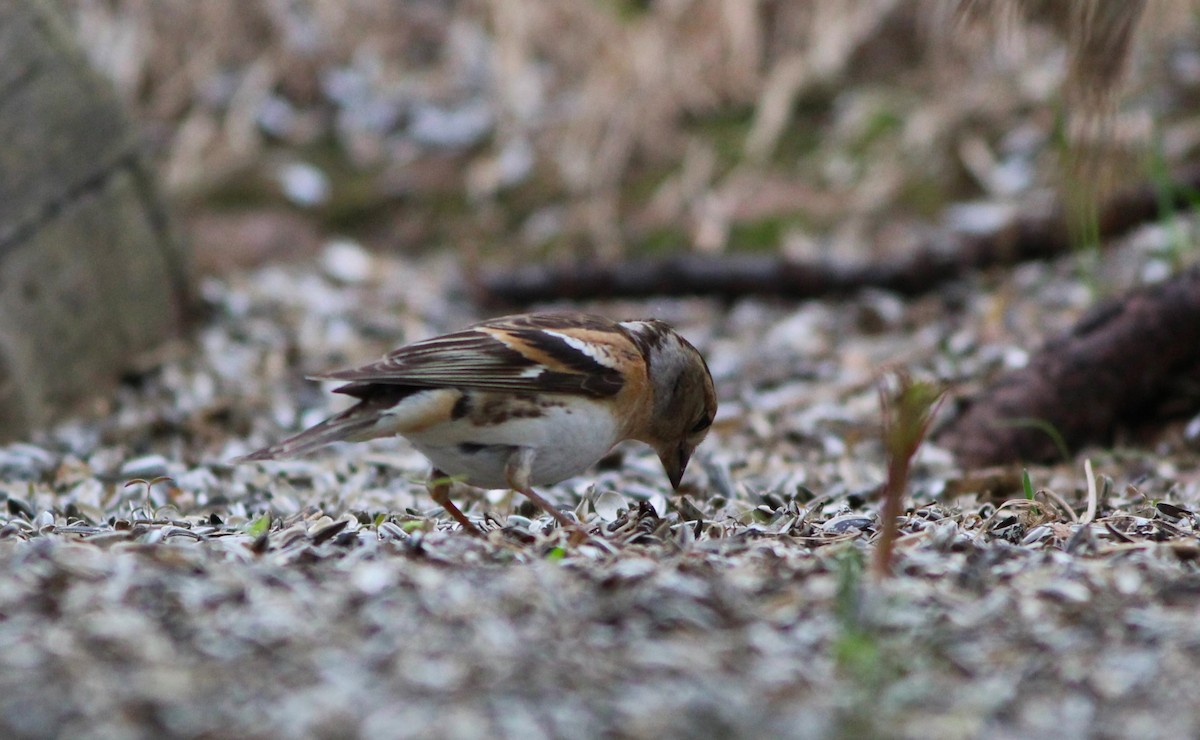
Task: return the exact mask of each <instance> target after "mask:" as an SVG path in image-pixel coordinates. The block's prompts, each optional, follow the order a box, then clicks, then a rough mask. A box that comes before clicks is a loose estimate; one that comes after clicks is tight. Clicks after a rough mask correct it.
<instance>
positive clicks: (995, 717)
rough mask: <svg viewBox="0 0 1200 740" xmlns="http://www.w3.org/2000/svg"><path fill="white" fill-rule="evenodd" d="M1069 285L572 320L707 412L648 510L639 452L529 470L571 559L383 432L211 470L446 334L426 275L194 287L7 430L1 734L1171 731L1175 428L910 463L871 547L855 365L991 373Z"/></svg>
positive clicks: (1195, 500) (628, 310) (542, 518)
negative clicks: (431, 481) (648, 326)
mask: <svg viewBox="0 0 1200 740" xmlns="http://www.w3.org/2000/svg"><path fill="white" fill-rule="evenodd" d="M1153 242H1154V237H1153V234H1151V235H1143V236H1142V237H1141V238H1140V239H1139V240H1131V242H1130V243H1129V244H1126V245H1122V246H1121V247H1120V248H1119V249H1120V251H1119V254H1120V255H1121V259H1114V260H1113V261H1112V262H1111V264H1112V265H1113V266H1114V267H1113V268H1112V269H1111V270H1110V271H1109V272H1107V273H1106V274H1105V279H1106V280H1110V281H1113V282H1114V283H1117V284H1119V283H1121V282H1122V281H1127V280H1132V279H1133V276H1134V275H1136V274H1138V271H1139V270H1144V269H1146V265H1147V264H1149V263H1150V262H1151V261H1152V258H1151V257H1148V256H1147V254H1148V252H1147V250H1148V249H1149V246H1148V245H1151V246H1152V243H1153ZM335 256H336V257H338V259H337V260H334V259H332V258H333V257H335ZM347 266H357V267H354V268H353V269H351V268H349V267H347ZM1074 270H1075V266H1074V264H1073V262H1072V261H1065V262H1063V263H1060V264H1056V265H1051V266H1030V267H1028V268H1023V269H1021V270H1018V271H1016V272H1015V273H1014V274H1012V275H1011V276H1010V277H1001V278H994V279H992V280H991V281H984V280H982V279H981V280H980V281H978V282H976V283H975V284H972V285H969V286H961V287H960V288H957V289H955V291H954V293H953V295H950V294H944V295H941V296H939V297H936V298H927V299H914V300H910V301H905V300H901V299H899V298H896V297H894V296H891V295H887V294H883V293H878V294H863V295H860V296H858V297H857V298H854V299H851V300H846V301H843V302H837V303H834V302H810V303H804V304H801V305H789V304H770V303H764V302H761V301H757V300H745V301H742V302H738V303H735V304H733V305H730V306H717V305H714V304H712V303H708V302H702V301H694V302H677V303H657V304H633V303H630V304H605V305H597V306H592V307H591V308H594V309H597V310H604V311H606V312H609V313H611V314H613V315H617V316H637V315H644V314H649V313H653V314H655V315H658V316H661V317H664V318H667V319H670V320H672V321H673V322H675V323H676V324H677V325H678V326H679V328H680V329H681V330H682V331H683V332H684V333H685V334H686V335H687V336H688V337H690V338H691V339H692V340H693V341H694V342H695V343H696V344H697V345H698V346H699V347H700V348H701V349H702V351H703V352H704V353H705V354H706V355H707V357H708V358H709V361H710V363H711V367H712V370H713V373H714V376H715V378H716V384H717V388H718V391H719V395H720V399H721V404H722V406H721V411H720V414H719V416H718V421H717V423H716V425H715V427H714V431H713V433H712V435H711V436H710V438H709V440H708V441H706V443H705V444H704V445H703V446H702V447H701V450H700V451H699V452H698V454H697V457H696V458H695V461H694V463H693V466H692V468H691V470H690V471H689V472H688V475H687V480H686V485H685V486H684V490H683V491H682V492H681V493H680V494H678V495H677V494H674V493H671V492H670V489H669V487H668V485H667V483H666V481H665V476H664V475H663V473H662V471H661V470H660V469H659V464H658V462H657V460H656V459H655V458H654V456H653V454H652V453H650V452H649V451H648V450H646V449H645V448H643V447H640V446H638V445H630V446H628V447H621V448H619V449H618V450H617V451H615V452H614V453H613V454H612V455H611V457H610V458H609V459H606V460H605V461H603V462H602V463H601V464H600V465H599V466H598V467H597V469H596V470H595V471H594V472H593V473H589V474H588V475H585V476H581V477H580V478H578V479H575V480H573V481H570V482H567V483H564V484H562V485H559V486H556V487H553V488H550V489H548V490H547V494H548V495H549V496H551V497H552V498H553V499H554V500H555V501H558V502H559V503H561V504H563V505H564V506H568V507H573V508H574V511H575V513H576V515H577V516H578V517H579V519H581V520H582V521H583V522H585V523H586V524H587V526H588V527H589V528H591V529H592V530H593V531H594V532H596V533H597V536H596V540H597V541H596V542H595V543H593V544H584V545H578V546H575V545H572V544H571V543H570V542H568V538H567V537H566V536H565V535H564V534H563V533H562V532H560V531H559V530H557V529H555V528H553V527H552V526H551V524H552V522H551V520H550V519H549V517H547V516H546V515H544V514H542V513H541V512H540V511H537V510H534V509H531V508H530V507H529V506H526V505H524V503H523V502H522V501H519V500H513V498H511V497H503V496H498V495H496V494H495V493H493V494H488V495H486V496H485V495H482V494H477V493H471V492H470V491H460V492H459V493H458V494H457V496H458V498H459V500H460V501H462V502H463V503H464V505H465V507H466V510H467V511H468V513H469V514H470V515H471V516H472V517H483V518H484V519H485V520H486V526H487V529H488V535H487V539H486V540H478V539H474V538H471V537H468V536H465V535H464V534H462V533H461V532H458V531H455V527H454V526H452V524H451V522H450V521H449V520H448V519H447V518H446V517H445V515H444V514H443V513H442V512H441V511H440V510H439V509H438V507H437V506H436V505H435V504H434V503H433V502H432V501H431V500H430V498H429V497H428V495H427V494H426V493H425V490H424V488H423V485H422V483H421V479H422V477H423V476H424V475H425V463H424V461H423V460H422V458H421V457H420V455H419V454H417V453H415V452H414V451H413V450H411V448H409V447H408V446H407V445H406V444H405V443H404V442H403V441H402V440H395V441H378V442H374V443H370V444H363V445H346V446H341V447H339V448H336V449H333V450H328V451H326V452H324V453H322V454H317V455H314V456H312V457H311V458H309V459H303V460H298V461H289V462H280V463H271V464H259V465H255V464H248V465H238V466H234V465H230V464H229V463H228V460H230V459H231V458H233V457H235V456H237V455H239V454H243V453H245V452H247V451H249V450H250V449H252V448H253V447H256V446H258V445H260V444H263V443H266V442H268V441H270V440H274V439H276V438H278V437H279V436H280V435H281V434H283V433H284V431H285V430H288V429H294V428H295V427H297V426H299V425H301V424H307V423H310V422H312V421H314V420H316V419H318V418H319V417H322V416H324V415H326V414H328V413H329V412H330V411H331V410H333V409H334V404H336V403H338V402H340V401H342V400H343V399H340V398H339V397H337V396H334V395H331V394H328V393H325V392H323V389H322V388H320V387H319V386H318V385H316V384H315V383H309V382H306V381H302V380H300V372H301V370H302V369H308V370H313V369H318V368H323V367H327V366H331V365H338V364H342V363H347V362H352V361H358V360H363V359H366V358H369V357H373V356H375V355H377V354H379V353H381V352H383V351H384V350H385V349H387V348H388V347H389V346H391V345H392V344H394V343H396V342H399V341H408V340H413V339H416V338H419V337H422V336H427V335H430V334H432V333H434V332H440V331H444V330H448V329H451V328H453V327H456V326H460V325H461V324H463V323H466V322H467V321H469V320H470V319H472V318H474V317H473V316H471V315H470V313H469V309H468V308H467V306H468V305H469V304H467V303H465V302H464V301H462V300H461V299H460V297H459V296H458V295H457V294H456V285H457V284H458V283H457V282H456V281H457V276H456V275H455V274H454V271H453V269H452V267H451V266H450V263H449V262H448V261H445V260H439V259H429V260H420V261H417V260H412V261H408V260H401V259H395V258H384V257H375V256H371V255H369V254H367V253H365V252H360V251H356V248H354V247H352V246H349V245H346V244H340V245H334V246H331V247H330V248H329V249H327V250H326V252H325V253H324V254H323V255H322V256H321V259H319V260H317V261H315V262H313V263H308V264H303V265H297V266H294V267H286V268H285V267H268V268H264V269H261V270H258V271H255V272H247V273H234V274H231V275H228V276H227V277H224V278H220V279H217V278H208V279H207V280H206V281H205V283H204V284H203V300H204V302H205V304H206V306H207V308H208V315H209V317H208V319H207V320H206V322H205V324H204V325H203V326H202V327H201V328H200V330H199V333H198V336H197V341H196V343H195V346H193V347H181V348H178V349H177V351H176V353H175V354H174V356H172V357H170V358H168V359H167V360H166V361H165V362H164V363H163V364H162V365H161V367H159V368H158V369H156V370H153V371H151V372H149V373H148V374H146V375H144V376H141V377H139V378H137V379H136V380H135V381H133V382H130V383H128V384H126V385H125V386H124V387H123V388H122V389H121V391H120V393H119V395H118V396H117V397H116V398H114V399H113V401H112V404H111V408H109V409H107V410H106V411H107V413H105V414H104V415H103V416H102V417H101V419H102V421H95V420H91V421H79V422H73V423H68V424H65V425H63V426H61V427H59V428H57V429H56V430H54V431H53V432H52V433H51V434H49V435H47V437H46V438H45V439H42V440H39V441H38V443H37V444H25V443H21V444H12V445H9V446H7V447H0V491H2V493H3V496H4V498H5V499H6V507H5V509H4V513H3V516H2V523H0V570H2V571H3V572H4V574H5V576H4V578H3V579H0V718H2V719H0V723H2V725H3V728H4V732H5V734H8V735H17V734H19V735H47V734H64V735H66V734H70V735H80V734H91V735H103V736H112V737H119V736H127V735H130V734H134V735H136V734H140V733H143V732H147V731H151V730H152V731H157V732H166V733H169V734H173V735H186V736H199V735H207V736H245V735H254V736H263V735H271V736H298V735H302V734H304V735H323V736H343V735H345V734H349V733H361V734H364V735H365V734H373V735H384V736H405V735H412V736H428V735H430V734H439V735H448V736H462V737H469V736H479V737H484V736H487V737H493V736H509V737H518V736H519V737H536V736H581V735H600V734H607V735H617V736H636V737H652V736H663V735H667V736H682V735H690V736H715V735H728V734H740V735H761V736H767V735H778V736H788V737H828V736H837V735H845V736H864V735H890V736H903V735H920V736H923V737H970V736H979V735H981V734H982V735H987V736H993V737H1037V736H1049V735H1052V734H1053V735H1055V736H1064V735H1065V736H1081V735H1087V734H1095V735H1111V736H1136V737H1152V736H1176V737H1184V736H1189V735H1195V734H1196V733H1197V732H1198V731H1200V727H1198V726H1197V724H1198V722H1200V720H1197V718H1196V716H1195V715H1194V713H1192V712H1190V711H1187V710H1186V709H1184V710H1181V708H1186V707H1189V706H1192V705H1193V704H1194V702H1195V701H1196V700H1197V699H1200V696H1198V695H1200V683H1198V682H1197V681H1196V680H1195V677H1196V668H1195V665H1196V657H1197V653H1198V652H1200V620H1197V619H1196V618H1195V615H1196V612H1197V609H1198V608H1200V573H1198V572H1197V570H1196V567H1195V564H1194V561H1195V559H1196V557H1197V555H1200V547H1198V546H1197V536H1196V533H1195V525H1196V521H1195V517H1194V515H1193V514H1192V511H1194V510H1197V507H1200V480H1198V479H1197V475H1196V472H1195V471H1196V460H1197V443H1196V437H1197V430H1196V426H1197V424H1196V422H1195V421H1194V420H1193V421H1192V423H1191V424H1190V425H1187V426H1184V425H1181V426H1180V428H1179V429H1178V430H1177V432H1176V433H1173V434H1168V435H1166V436H1165V437H1161V438H1160V440H1159V441H1158V442H1157V443H1156V444H1157V445H1158V447H1157V449H1155V450H1154V451H1153V453H1151V452H1149V451H1144V450H1141V449H1137V448H1133V447H1129V448H1117V449H1114V450H1093V451H1090V452H1088V451H1085V452H1084V453H1082V454H1080V455H1079V456H1076V457H1074V458H1072V460H1071V461H1070V462H1067V463H1063V464H1062V465H1059V466H1053V467H1035V468H1032V469H1031V470H1030V475H1031V479H1032V481H1033V484H1034V486H1035V487H1036V488H1038V489H1042V490H1041V491H1040V492H1039V493H1038V495H1037V496H1036V497H1035V498H1034V499H1033V500H1028V499H1026V498H1025V496H1024V494H1023V493H1022V487H1021V484H1020V482H1019V481H1020V469H1019V468H1015V467H1014V468H1012V469H999V470H996V471H993V472H992V473H991V474H989V475H986V476H979V475H973V476H969V477H968V476H964V475H963V474H962V473H961V472H960V471H959V470H957V469H956V468H955V465H954V464H953V461H952V460H951V459H950V458H949V457H948V456H947V455H945V454H944V453H942V452H940V451H939V450H938V449H936V448H934V447H932V446H926V447H924V448H923V449H922V451H921V452H920V454H919V455H918V458H917V462H916V465H915V467H914V477H913V481H912V484H911V490H910V496H909V497H908V498H906V503H905V507H906V510H905V511H904V513H903V515H902V517H901V520H902V521H901V532H902V538H901V539H900V541H899V545H898V559H897V567H896V575H895V577H894V578H892V579H890V580H885V581H882V582H880V581H876V580H875V579H873V578H872V577H871V576H870V575H869V573H867V572H866V570H865V569H864V567H863V564H864V561H866V560H867V559H868V557H869V554H870V552H871V550H872V547H873V544H872V543H873V540H874V538H875V537H876V536H877V529H878V508H879V502H878V501H877V500H876V498H875V496H874V492H875V491H876V489H877V487H878V486H879V484H880V482H881V481H882V479H883V472H884V462H883V457H882V453H881V445H880V442H879V432H878V426H879V409H878V399H877V392H876V385H875V382H876V377H877V373H878V369H879V368H880V367H881V366H883V365H884V364H887V363H900V364H903V365H904V366H906V367H908V368H910V369H911V370H912V371H913V372H914V373H916V374H918V375H922V374H924V375H937V376H939V377H942V378H945V379H948V380H951V381H953V380H954V379H957V378H961V379H965V380H968V381H969V379H972V378H977V377H980V376H982V375H985V374H986V373H988V372H989V371H991V370H995V369H997V368H1000V367H1003V366H1005V365H1009V364H1019V363H1020V362H1021V361H1022V360H1023V353H1024V350H1022V349H1020V348H1019V346H1018V339H1019V338H1020V337H1023V336H1027V335H1029V334H1032V333H1035V332H1041V331H1045V330H1047V329H1048V328H1053V327H1056V326H1066V325H1068V324H1069V323H1070V322H1071V321H1073V320H1074V319H1075V318H1076V317H1077V316H1078V314H1079V313H1080V311H1081V310H1082V309H1083V308H1084V307H1085V306H1086V305H1087V303H1088V300H1087V293H1086V291H1081V290H1078V289H1076V287H1075V285H1076V277H1075V274H1074ZM951 309H952V310H951ZM1001 314H1002V315H1001ZM943 413H945V412H944V411H943ZM1085 458H1086V459H1090V460H1091V463H1092V466H1093V469H1094V476H1093V481H1094V483H1095V487H1094V491H1095V492H1094V494H1091V495H1089V493H1088V476H1087V473H1086V472H1085V470H1084V468H1083V461H1084V459H1085ZM159 476H166V477H169V478H170V480H169V481H160V482H158V483H155V484H154V485H152V486H148V485H146V484H142V483H136V482H135V483H133V484H130V483H129V482H130V481H131V480H135V479H143V480H147V481H152V480H153V479H155V478H157V477H159Z"/></svg>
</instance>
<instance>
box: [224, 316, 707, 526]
mask: <svg viewBox="0 0 1200 740" xmlns="http://www.w3.org/2000/svg"><path fill="white" fill-rule="evenodd" d="M311 377H313V378H314V379H322V380H339V381H344V382H345V383H346V384H345V385H343V386H341V387H340V388H336V389H335V392H336V393H345V394H347V395H349V396H353V397H354V398H357V399H358V404H357V405H355V406H353V407H351V408H350V409H348V410H346V411H343V412H342V413H340V414H337V415H336V416H333V417H331V418H329V419H326V420H325V421H323V422H321V423H319V424H317V425H316V426H313V427H311V428H309V429H307V430H305V431H303V432H301V433H299V434H297V435H295V436H294V437H290V438H288V439H285V440H284V441H282V442H280V443H279V444H276V445H273V446H271V447H267V448H265V449H262V450H259V451H257V452H254V453H251V454H250V455H247V456H246V457H244V458H241V460H271V459H276V458H282V457H291V456H293V455H299V454H303V453H306V452H309V451H311V450H314V449H316V448H318V447H321V446H323V445H326V444H329V443H330V442H337V441H353V442H361V441H365V440H368V439H374V438H377V437H386V436H392V435H401V436H403V437H406V438H407V439H408V440H409V442H411V443H412V444H413V446H414V447H416V448H417V450H419V451H420V452H421V453H423V454H424V455H425V456H426V457H428V458H429V460H430V461H431V462H432V463H433V472H432V474H431V477H430V494H431V495H432V496H433V499H434V501H436V502H437V503H438V504H440V505H441V506H442V507H443V508H445V509H446V511H447V513H449V514H450V516H452V517H453V518H454V519H455V520H456V521H457V522H458V523H459V524H461V525H462V526H463V528H464V529H466V530H467V531H469V532H472V533H474V534H480V532H479V530H478V529H477V528H476V527H475V525H474V524H472V523H471V521H470V520H469V519H467V517H466V515H465V514H463V513H462V511H461V510H460V509H459V508H458V507H457V506H455V505H454V503H453V502H452V501H451V500H450V497H449V494H450V485H449V483H448V482H447V476H451V477H453V478H458V479H463V480H465V481H466V482H467V483H469V484H471V485H473V486H477V487H480V488H506V487H507V488H511V489H512V490H514V491H517V492H519V493H521V494H523V495H524V496H525V497H526V498H528V499H529V500H530V501H533V502H534V503H535V504H537V505H538V506H540V507H541V508H542V509H544V510H545V511H546V513H548V514H549V515H550V516H552V517H554V519H556V520H557V521H558V522H559V524H561V525H563V526H564V527H573V526H575V525H574V523H573V522H572V521H571V520H570V519H569V518H567V517H566V516H565V515H564V514H563V513H562V512H561V511H559V510H558V509H557V508H555V507H554V506H553V505H551V504H550V502H549V501H547V500H546V499H544V498H543V497H541V496H540V495H538V494H537V493H535V492H534V491H533V488H532V487H533V486H535V485H549V484H553V483H558V482H559V481H562V480H565V479H567V478H570V477H572V476H575V475H578V474H579V473H581V472H583V471H584V470H585V469H586V468H588V467H589V466H591V465H592V464H593V463H595V462H596V461H597V460H599V459H600V458H601V457H603V456H604V455H605V454H607V453H608V451H609V450H611V449H612V447H613V446H614V445H616V444H617V443H618V442H621V441H624V440H627V439H633V440H638V441H641V442H645V443H646V444H648V445H650V447H652V448H653V449H654V451H655V452H657V453H658V457H659V459H660V460H662V464H663V467H664V468H665V469H666V472H667V477H668V478H669V479H670V481H671V486H672V487H674V488H678V487H679V482H680V479H681V478H682V477H683V471H684V470H685V469H686V468H687V464H688V459H689V458H690V457H691V455H692V451H693V450H695V449H696V445H698V444H700V442H701V440H703V439H704V436H705V435H706V434H707V433H708V428H709V427H710V426H711V425H712V422H713V417H714V416H715V414H716V410H717V400H716V394H715V393H714V391H713V382H712V376H711V375H710V374H709V371H708V365H707V364H706V363H705V362H704V358H703V357H701V356H700V353H699V352H698V351H696V348H695V347H693V346H692V345H691V344H690V343H688V341H687V340H686V339H684V338H683V337H681V336H680V335H679V334H677V333H676V332H675V331H674V330H673V329H672V328H671V327H670V326H668V325H667V324H666V323H664V322H662V321H659V320H657V319H647V320H644V321H620V322H618V321H612V320H611V319H607V318H604V317H602V316H595V315H591V314H584V313H532V314H523V315H518V316H505V317H502V318H497V319H492V320H490V321H484V322H481V323H478V324H475V325H473V326H470V327H468V328H466V329H464V330H462V331H459V332H454V333H452V334H446V335H444V336H440V337H434V338H432V339H426V340H423V341H420V342H416V343H415V344H410V345H407V346H404V347H401V348H399V349H397V350H394V351H392V352H391V353H389V354H388V355H386V356H384V357H383V359H381V360H379V361H377V362H373V363H371V364H369V365H363V366H362V367H355V368H351V369H349V370H339V371H336V372H329V373H323V374H320V375H315V376H311Z"/></svg>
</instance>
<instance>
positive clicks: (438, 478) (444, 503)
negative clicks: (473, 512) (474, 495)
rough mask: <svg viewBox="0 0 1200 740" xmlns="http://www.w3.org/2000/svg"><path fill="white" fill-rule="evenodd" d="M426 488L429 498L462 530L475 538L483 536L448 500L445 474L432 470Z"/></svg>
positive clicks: (460, 510)
mask: <svg viewBox="0 0 1200 740" xmlns="http://www.w3.org/2000/svg"><path fill="white" fill-rule="evenodd" d="M428 487H429V496H430V497H431V498H432V499H433V500H434V501H435V502H436V503H438V504H439V505H440V506H441V507H442V508H443V509H445V510H446V513H447V514H449V515H450V516H451V518H453V519H454V521H456V522H458V523H459V524H461V525H462V528H463V529H464V530H466V531H467V532H468V533H470V534H473V535H475V536H476V537H482V536H483V532H481V531H480V530H479V527H476V526H475V525H474V524H472V523H471V520H470V519H468V518H467V515H466V514H464V513H462V509H460V508H458V507H457V506H455V505H454V502H453V501H451V500H450V479H449V478H448V477H447V476H446V474H445V473H443V472H442V471H440V470H438V469H437V468H434V469H433V472H431V473H430V474H429V486H428Z"/></svg>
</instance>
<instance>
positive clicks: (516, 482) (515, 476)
mask: <svg viewBox="0 0 1200 740" xmlns="http://www.w3.org/2000/svg"><path fill="white" fill-rule="evenodd" d="M535 454H536V453H534V451H533V448H531V447H518V448H517V451H516V452H514V453H513V455H512V457H510V458H508V464H507V465H506V466H505V468H504V474H505V476H506V477H507V478H508V485H509V486H510V487H511V488H512V489H513V490H514V491H516V492H517V493H519V494H521V495H522V496H524V497H525V498H527V499H529V500H530V501H532V502H533V503H535V504H537V506H538V507H539V508H540V509H541V510H542V511H544V512H546V513H547V514H549V515H550V516H552V517H554V520H555V521H556V522H558V524H559V526H561V527H562V528H563V529H569V530H571V531H572V532H574V534H573V535H572V537H571V541H572V543H574V544H578V543H577V542H576V537H577V536H582V540H580V541H586V540H588V539H590V537H588V534H587V532H585V531H584V529H583V527H581V526H580V525H579V523H578V522H576V521H575V520H573V519H571V518H570V517H568V516H567V515H566V514H564V513H562V512H561V511H559V510H558V507H556V506H554V504H552V503H550V502H549V501H547V500H546V499H545V498H542V496H540V495H539V494H538V493H536V492H535V491H534V490H533V486H532V485H530V482H529V477H530V476H531V475H532V474H533V456H534V455H535Z"/></svg>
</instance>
